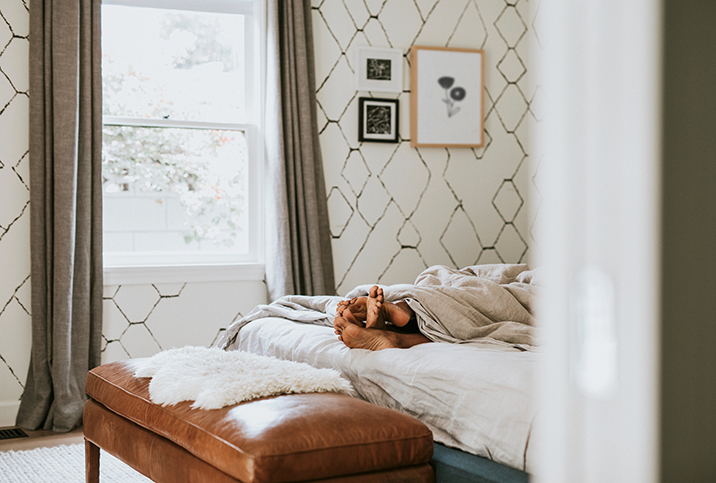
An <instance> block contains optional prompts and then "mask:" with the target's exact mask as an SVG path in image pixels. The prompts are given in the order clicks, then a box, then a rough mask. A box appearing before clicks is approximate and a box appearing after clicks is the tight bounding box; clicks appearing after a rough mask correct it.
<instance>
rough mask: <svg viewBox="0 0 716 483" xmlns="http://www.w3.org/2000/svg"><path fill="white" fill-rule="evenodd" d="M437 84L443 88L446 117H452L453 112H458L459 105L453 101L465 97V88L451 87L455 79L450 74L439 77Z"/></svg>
mask: <svg viewBox="0 0 716 483" xmlns="http://www.w3.org/2000/svg"><path fill="white" fill-rule="evenodd" d="M438 84H440V87H442V88H443V89H445V99H443V102H444V103H445V104H446V106H447V115H448V117H453V116H454V115H455V114H457V113H458V112H460V107H459V106H456V105H455V102H459V101H461V100H463V99H465V94H466V92H465V88H464V87H452V86H453V84H455V79H454V78H453V77H450V76H443V77H441V78H439V79H438ZM451 87H452V89H451Z"/></svg>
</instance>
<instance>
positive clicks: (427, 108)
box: [410, 46, 485, 148]
mask: <svg viewBox="0 0 716 483" xmlns="http://www.w3.org/2000/svg"><path fill="white" fill-rule="evenodd" d="M484 144H485V51H484V50H480V49H454V48H445V47H423V46H413V47H412V49H411V52H410V145H411V146H413V147H459V148H479V147H482V146H484Z"/></svg>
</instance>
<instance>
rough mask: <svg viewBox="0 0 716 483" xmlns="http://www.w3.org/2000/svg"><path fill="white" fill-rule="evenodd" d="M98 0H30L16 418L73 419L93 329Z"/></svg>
mask: <svg viewBox="0 0 716 483" xmlns="http://www.w3.org/2000/svg"><path fill="white" fill-rule="evenodd" d="M100 6H101V5H100V0H71V1H70V0H67V1H56V0H54V1H53V0H32V1H31V3H30V206H31V211H30V230H31V232H30V234H31V242H30V248H31V255H32V264H31V290H32V354H31V358H30V367H29V369H28V375H27V381H26V383H25V391H24V393H23V396H22V400H21V403H20V409H19V411H18V415H17V425H18V426H22V427H25V428H30V429H38V428H43V429H51V430H54V431H61V432H64V431H70V430H72V429H73V428H75V427H77V426H79V425H80V424H81V423H82V409H83V406H84V402H85V400H86V396H85V392H84V381H85V377H86V374H87V371H88V370H89V369H91V368H93V367H95V366H97V365H99V363H100V349H101V329H102V173H101V170H102V160H101V143H102V78H101V69H100V67H101V49H100Z"/></svg>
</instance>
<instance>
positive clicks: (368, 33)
mask: <svg viewBox="0 0 716 483" xmlns="http://www.w3.org/2000/svg"><path fill="white" fill-rule="evenodd" d="M515 4H516V5H515ZM313 32H314V40H315V47H316V48H315V50H316V73H317V76H316V77H317V80H316V84H317V88H318V91H317V97H318V112H319V130H320V137H321V148H322V152H323V165H324V168H325V173H326V188H327V193H328V206H329V214H330V220H331V230H332V234H333V250H334V261H335V275H336V284H337V292H338V293H339V294H344V293H346V292H347V291H349V290H350V289H352V288H353V287H354V286H356V285H358V284H363V283H371V282H381V283H396V282H412V281H413V280H414V279H415V277H416V275H417V274H418V273H419V272H421V271H422V270H423V269H425V268H426V267H427V266H430V265H434V264H445V265H450V266H455V267H463V266H466V265H472V264H475V263H494V262H503V261H504V262H510V263H516V262H523V261H526V260H527V258H528V257H529V255H530V247H531V245H532V234H531V225H532V221H531V219H530V214H529V212H530V210H528V209H527V206H526V205H525V203H526V202H527V199H528V197H529V192H530V188H531V186H532V183H533V182H532V179H533V175H534V172H533V170H532V168H531V167H530V163H529V162H528V154H529V153H528V149H529V148H528V124H529V121H530V120H531V119H533V118H534V114H533V112H532V110H530V105H531V103H532V101H533V100H534V99H535V90H533V89H532V88H530V85H529V78H528V72H527V68H526V67H525V66H526V65H527V64H528V56H529V48H528V47H529V43H530V42H531V41H532V40H534V39H535V36H534V34H533V32H532V17H531V14H530V9H529V2H528V1H526V0H522V1H517V2H513V1H505V0H442V1H436V0H420V1H413V0H373V1H366V2H364V1H363V0H346V1H342V2H341V1H332V0H314V1H313ZM357 45H372V46H375V47H392V48H399V49H402V50H403V52H404V54H405V59H406V60H405V61H404V69H403V78H404V88H403V93H402V94H400V95H386V94H384V93H374V97H396V96H397V97H398V99H399V101H400V112H401V119H400V131H401V142H400V143H399V144H382V143H370V142H364V143H362V144H361V143H359V142H358V135H357V130H358V126H357V124H358V109H357V105H358V98H359V97H364V96H367V95H368V94H369V93H367V92H356V91H355V89H354V74H353V72H354V71H353V68H354V50H355V46H357ZM412 45H426V46H440V47H464V48H480V49H484V50H485V57H486V59H485V60H486V62H485V68H486V72H485V84H486V85H485V102H486V108H485V115H486V120H485V130H486V137H485V139H486V143H487V144H486V147H485V148H482V149H465V148H462V149H444V148H419V149H416V148H411V147H410V142H409V140H410V116H409V112H410V109H409V107H410V68H409V65H408V62H407V59H409V49H410V47H411V46H412ZM537 97H538V100H537V102H539V94H537Z"/></svg>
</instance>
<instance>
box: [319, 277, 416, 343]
mask: <svg viewBox="0 0 716 483" xmlns="http://www.w3.org/2000/svg"><path fill="white" fill-rule="evenodd" d="M336 313H337V316H336V318H335V320H334V322H333V328H334V330H335V333H336V334H337V335H338V339H339V340H341V341H342V342H343V343H344V344H345V345H346V346H348V347H350V348H351V349H369V350H381V349H392V348H407V347H412V346H414V345H416V344H422V343H424V342H430V341H429V340H428V339H427V338H425V336H423V335H422V334H402V333H397V332H392V331H391V330H389V325H387V324H386V322H390V324H392V325H394V326H396V327H405V326H406V325H408V323H409V322H410V319H411V318H412V316H413V311H412V310H411V309H410V307H409V306H408V304H407V303H406V302H404V301H401V302H397V303H392V302H386V301H385V298H384V296H383V289H382V288H380V287H378V286H377V285H374V286H373V287H371V289H370V291H369V293H368V297H354V298H352V299H351V300H342V301H340V302H338V309H337V311H336ZM364 324H365V326H364Z"/></svg>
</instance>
